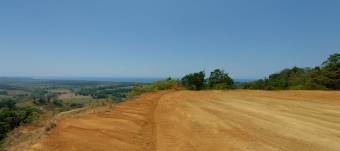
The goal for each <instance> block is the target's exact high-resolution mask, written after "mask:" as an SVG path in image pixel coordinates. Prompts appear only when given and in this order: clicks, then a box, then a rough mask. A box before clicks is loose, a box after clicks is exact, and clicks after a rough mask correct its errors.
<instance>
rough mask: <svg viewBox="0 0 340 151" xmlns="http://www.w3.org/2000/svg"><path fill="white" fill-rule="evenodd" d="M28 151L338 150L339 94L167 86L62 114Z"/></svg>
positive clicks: (339, 131)
mask: <svg viewBox="0 0 340 151" xmlns="http://www.w3.org/2000/svg"><path fill="white" fill-rule="evenodd" d="M27 150H42V151H49V150H50V151H57V150H63V151H68V150H70V151H87V150H92V151H95V150H96V151H155V150H158V151H209V150H210V151H234V150H235V151H236V150H237V151H248V150H252V151H266V150H270V151H276V150H277V151H281V150H282V151H284V150H287V151H328V150H329V151H336V150H340V92H326V91H275V92H268V91H241V90H237V91H202V92H191V91H171V92H170V91H168V92H159V93H154V94H147V95H143V96H141V97H139V98H137V99H134V100H131V101H127V102H125V103H121V104H119V105H117V106H115V107H114V108H113V109H112V110H111V111H108V112H102V113H94V114H89V115H86V116H83V117H79V118H67V119H64V120H61V121H60V122H59V123H58V124H57V127H56V128H55V129H53V130H52V131H51V132H50V134H49V135H48V137H46V138H44V139H42V140H41V141H39V142H38V143H36V144H34V145H32V146H31V147H30V148H28V149H27Z"/></svg>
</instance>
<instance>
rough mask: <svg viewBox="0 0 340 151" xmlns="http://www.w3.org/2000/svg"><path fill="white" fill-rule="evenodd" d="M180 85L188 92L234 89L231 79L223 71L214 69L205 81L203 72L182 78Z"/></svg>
mask: <svg viewBox="0 0 340 151" xmlns="http://www.w3.org/2000/svg"><path fill="white" fill-rule="evenodd" d="M182 84H183V86H184V87H186V88H187V89H189V90H202V89H218V90H224V89H232V88H234V81H233V79H231V78H230V77H229V76H228V74H227V73H224V70H221V69H215V70H214V71H213V72H211V73H210V76H209V78H208V79H205V73H204V71H200V72H197V73H191V74H188V75H185V76H184V77H183V78H182Z"/></svg>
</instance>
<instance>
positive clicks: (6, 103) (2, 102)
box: [0, 98, 16, 109]
mask: <svg viewBox="0 0 340 151" xmlns="http://www.w3.org/2000/svg"><path fill="white" fill-rule="evenodd" d="M15 107H16V102H15V100H14V99H12V98H1V99H0V108H9V109H14V108H15Z"/></svg>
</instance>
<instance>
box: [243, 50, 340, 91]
mask: <svg viewBox="0 0 340 151" xmlns="http://www.w3.org/2000/svg"><path fill="white" fill-rule="evenodd" d="M240 88H243V89H263V90H287V89H307V90H339V89H340V54H338V53H336V54H333V55H330V56H329V58H328V59H327V60H326V61H324V62H323V63H322V64H321V65H320V66H317V67H314V68H299V67H293V68H290V69H284V70H282V71H280V72H279V73H274V74H271V75H270V76H269V77H268V78H264V79H260V80H256V81H253V82H248V83H243V84H241V85H240Z"/></svg>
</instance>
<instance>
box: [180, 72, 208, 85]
mask: <svg viewBox="0 0 340 151" xmlns="http://www.w3.org/2000/svg"><path fill="white" fill-rule="evenodd" d="M204 77H205V73H204V71H200V72H197V73H190V74H188V75H185V76H184V77H183V78H182V84H183V86H184V87H186V88H187V89H189V90H202V89H204Z"/></svg>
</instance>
